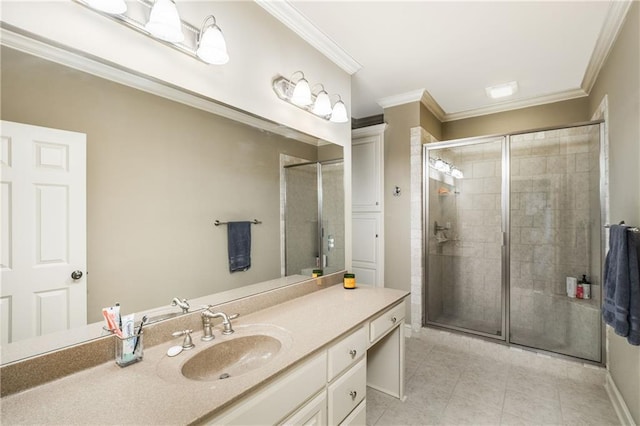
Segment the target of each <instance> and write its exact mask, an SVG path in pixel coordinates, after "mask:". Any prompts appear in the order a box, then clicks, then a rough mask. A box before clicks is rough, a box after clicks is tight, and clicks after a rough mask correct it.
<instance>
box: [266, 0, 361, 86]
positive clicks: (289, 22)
mask: <svg viewBox="0 0 640 426" xmlns="http://www.w3.org/2000/svg"><path fill="white" fill-rule="evenodd" d="M254 1H255V2H256V3H257V4H258V5H259V6H260V7H262V8H263V9H264V10H266V11H267V12H269V13H270V14H271V15H272V16H273V17H275V18H276V19H277V20H279V21H280V22H282V23H283V24H284V25H285V26H287V27H288V28H289V29H290V30H292V31H293V32H294V33H296V34H298V35H299V36H300V37H302V39H303V40H305V41H306V42H307V43H309V44H310V45H312V46H313V47H315V48H316V49H318V50H319V51H320V52H321V53H322V54H323V55H325V56H326V57H327V58H329V59H330V60H331V61H333V63H335V64H336V65H337V66H339V67H340V68H342V69H343V70H344V71H346V72H347V73H349V75H353V74H355V73H356V72H357V71H358V70H359V69H360V68H362V65H360V63H358V61H356V60H355V59H353V58H352V57H351V55H349V54H348V53H347V52H346V51H345V50H344V49H342V48H341V47H340V46H338V45H337V44H336V43H335V42H334V41H333V40H331V39H330V38H329V37H327V36H326V35H325V34H324V33H323V32H322V31H320V30H319V29H318V28H317V27H316V26H315V25H313V24H312V23H311V21H309V20H308V19H307V18H306V17H305V16H304V15H303V14H302V13H300V12H299V11H298V10H297V9H296V8H295V7H293V6H292V5H291V4H290V3H289V2H288V1H286V0H283V1H268V0H254Z"/></svg>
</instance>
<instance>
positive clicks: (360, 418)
mask: <svg viewBox="0 0 640 426" xmlns="http://www.w3.org/2000/svg"><path fill="white" fill-rule="evenodd" d="M366 425H367V400H366V399H365V400H364V401H362V402H361V403H360V405H358V406H357V407H356V409H355V410H353V411H352V412H351V414H349V416H348V417H347V418H346V419H344V421H343V422H342V423H340V426H366Z"/></svg>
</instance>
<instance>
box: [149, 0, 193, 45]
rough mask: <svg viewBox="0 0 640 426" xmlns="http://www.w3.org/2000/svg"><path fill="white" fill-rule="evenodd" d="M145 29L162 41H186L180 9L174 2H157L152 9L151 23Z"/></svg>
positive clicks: (163, 0) (168, 0)
mask: <svg viewBox="0 0 640 426" xmlns="http://www.w3.org/2000/svg"><path fill="white" fill-rule="evenodd" d="M144 28H145V30H147V31H149V34H151V35H152V36H154V37H156V38H159V39H160V40H164V41H168V42H171V43H179V42H181V41H183V40H184V34H183V33H182V23H181V22H180V16H179V15H178V9H177V8H176V5H175V3H174V2H173V1H172V0H156V2H155V3H154V4H153V7H152V8H151V14H150V16H149V22H147V25H145V26H144Z"/></svg>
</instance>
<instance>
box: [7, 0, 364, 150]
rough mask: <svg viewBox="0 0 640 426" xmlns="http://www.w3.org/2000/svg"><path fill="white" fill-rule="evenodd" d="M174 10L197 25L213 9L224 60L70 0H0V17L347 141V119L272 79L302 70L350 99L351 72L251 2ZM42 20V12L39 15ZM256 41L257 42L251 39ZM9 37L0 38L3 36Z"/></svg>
mask: <svg viewBox="0 0 640 426" xmlns="http://www.w3.org/2000/svg"><path fill="white" fill-rule="evenodd" d="M178 3H179V5H178V9H179V11H180V17H181V18H182V19H183V20H184V21H186V22H189V23H191V24H192V25H195V26H198V27H199V25H200V23H201V22H202V20H203V19H204V17H205V16H207V15H210V14H212V13H213V14H214V15H215V17H216V21H217V23H218V25H220V27H221V28H222V31H223V32H224V36H225V40H226V43H227V47H228V49H229V56H230V59H229V62H228V63H227V64H225V65H222V66H212V65H207V64H205V63H203V62H201V61H197V60H194V59H193V58H192V57H190V56H187V55H184V54H182V53H180V52H179V51H177V50H175V49H171V48H169V47H167V46H165V45H163V44H162V43H158V42H157V41H156V40H154V39H153V38H151V37H147V36H145V35H144V34H140V33H137V32H135V31H132V30H131V29H130V28H127V27H126V26H124V25H118V24H117V23H114V22H113V21H112V20H110V19H106V18H104V17H102V16H99V15H98V14H96V13H93V12H91V11H90V10H88V9H86V8H84V7H81V6H79V5H78V4H77V3H76V2H72V1H38V0H35V1H2V21H3V22H4V23H7V24H9V25H12V26H14V27H16V28H17V29H18V30H19V31H26V32H29V33H33V34H35V35H36V36H38V37H42V38H44V39H45V40H51V41H53V42H54V43H58V44H60V45H62V46H68V47H70V48H72V49H75V50H77V51H79V52H81V53H86V54H88V55H91V56H96V57H98V58H101V59H104V60H106V61H109V62H112V63H115V64H118V65H120V66H122V67H125V68H127V69H130V70H133V71H135V72H137V73H140V74H142V75H148V76H151V77H153V78H156V79H158V80H160V81H166V82H169V83H171V84H173V85H175V86H177V87H180V88H184V89H186V90H188V91H191V92H195V93H198V94H201V95H204V96H206V97H208V98H211V99H215V100H216V101H219V102H222V103H224V104H226V105H231V106H233V107H235V108H238V109H241V110H243V111H248V112H250V113H252V114H254V115H257V116H259V117H263V118H266V119H268V120H270V121H273V122H276V123H281V124H284V125H286V126H288V127H291V128H293V129H297V130H300V131H302V132H304V133H307V134H310V135H313V136H316V137H319V138H321V139H324V140H328V141H330V142H333V143H337V144H338V145H343V146H344V145H346V144H349V143H350V141H351V126H350V123H330V122H327V121H324V120H318V118H317V117H316V116H314V115H313V114H309V113H308V112H306V111H303V110H301V109H300V108H296V107H295V106H292V105H289V104H287V103H286V102H283V101H282V100H280V99H279V98H278V97H277V96H275V94H274V92H273V88H272V87H271V81H272V79H273V78H274V77H275V76H277V75H278V74H281V75H284V76H285V77H289V76H291V74H293V73H294V72H295V71H297V70H303V71H304V73H305V76H306V78H307V79H308V80H309V82H310V83H312V84H313V83H322V84H324V87H326V89H327V91H328V92H329V93H338V94H340V96H341V97H342V100H343V101H344V102H345V104H346V106H347V109H348V110H349V109H350V106H351V76H350V75H349V74H348V73H347V72H345V71H344V70H342V69H341V68H340V67H339V66H338V65H336V64H335V63H333V62H332V61H331V60H330V59H329V58H327V57H326V56H325V55H323V54H322V53H321V52H319V51H318V50H316V49H314V48H313V47H312V46H310V45H309V43H307V42H306V41H305V40H303V39H302V38H301V37H299V36H298V35H297V34H296V33H294V32H293V31H292V30H290V29H289V28H287V27H286V26H285V25H284V24H283V23H282V22H280V21H278V20H277V19H276V18H274V17H273V16H272V15H271V14H270V13H268V12H267V11H265V10H264V9H263V8H262V7H260V5H258V4H257V3H256V2H253V1H180V2H178ZM45 16H46V17H47V19H42V17H45ZM257 40H259V42H256V41H257ZM7 42H10V41H8V40H7V38H6V37H3V43H7Z"/></svg>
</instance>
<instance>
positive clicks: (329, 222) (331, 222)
mask: <svg viewBox="0 0 640 426" xmlns="http://www.w3.org/2000/svg"><path fill="white" fill-rule="evenodd" d="M320 170H321V172H322V188H321V190H320V194H321V197H322V200H321V203H322V209H321V211H322V230H321V237H322V261H323V269H324V273H325V274H329V273H333V272H337V271H340V270H342V269H344V256H345V251H344V164H343V161H342V160H340V161H332V162H329V163H321V165H320Z"/></svg>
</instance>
